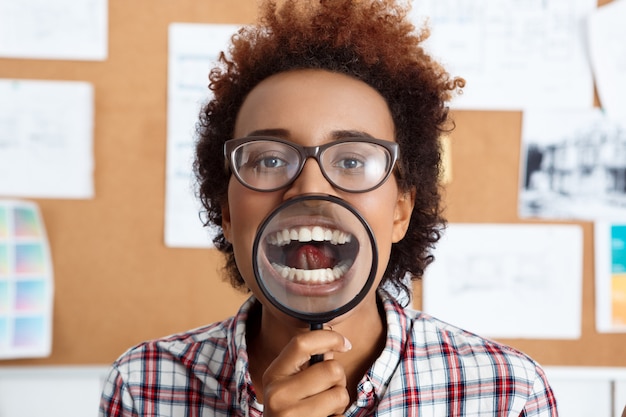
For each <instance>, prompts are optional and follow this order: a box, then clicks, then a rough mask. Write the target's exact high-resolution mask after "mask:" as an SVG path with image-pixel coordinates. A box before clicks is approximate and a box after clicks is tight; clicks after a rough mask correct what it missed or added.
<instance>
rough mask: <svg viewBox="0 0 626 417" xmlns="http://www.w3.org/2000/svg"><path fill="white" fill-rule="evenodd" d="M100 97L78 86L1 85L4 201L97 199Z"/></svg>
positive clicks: (7, 82)
mask: <svg viewBox="0 0 626 417" xmlns="http://www.w3.org/2000/svg"><path fill="white" fill-rule="evenodd" d="M93 120H94V92H93V87H92V85H91V84H89V83H86V82H78V81H35V80H9V79H1V80H0V196H12V197H40V198H91V197H93V194H94V187H93V170H94V162H93Z"/></svg>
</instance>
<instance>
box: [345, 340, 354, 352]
mask: <svg viewBox="0 0 626 417" xmlns="http://www.w3.org/2000/svg"><path fill="white" fill-rule="evenodd" d="M343 347H344V349H345V350H346V352H347V351H349V350H351V349H352V343H350V341H349V340H348V339H346V338H345V337H344V338H343Z"/></svg>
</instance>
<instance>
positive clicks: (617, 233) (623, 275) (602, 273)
mask: <svg viewBox="0 0 626 417" xmlns="http://www.w3.org/2000/svg"><path fill="white" fill-rule="evenodd" d="M594 230H595V253H596V255H595V265H596V279H595V281H596V329H597V330H598V332H601V333H612V332H622V333H625V332H626V223H624V222H597V223H596V224H595V226H594Z"/></svg>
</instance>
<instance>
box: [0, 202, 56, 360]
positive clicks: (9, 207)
mask: <svg viewBox="0 0 626 417" xmlns="http://www.w3.org/2000/svg"><path fill="white" fill-rule="evenodd" d="M53 271H54V269H53V267H52V258H51V256H50V247H49V244H48V239H47V236H46V229H45V227H44V223H43V218H42V216H41V213H40V211H39V207H38V206H37V205H36V204H35V203H33V202H30V201H19V200H0V359H15V358H29V357H42V356H48V355H49V354H50V351H51V348H52V312H53V300H54V297H53V293H54V280H53Z"/></svg>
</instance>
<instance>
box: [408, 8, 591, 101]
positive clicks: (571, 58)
mask: <svg viewBox="0 0 626 417" xmlns="http://www.w3.org/2000/svg"><path fill="white" fill-rule="evenodd" d="M412 3H413V10H412V11H411V16H412V19H413V21H414V22H415V23H416V26H417V27H418V28H419V27H421V26H422V23H423V22H424V19H425V17H427V18H428V24H429V26H430V28H431V37H430V38H429V39H428V40H427V41H426V49H427V50H428V51H430V53H431V54H432V55H433V56H434V57H435V58H436V59H437V60H439V61H440V62H442V64H443V65H444V66H445V67H446V69H447V70H448V71H449V72H450V73H451V74H452V75H453V76H461V77H463V78H465V80H466V81H467V85H466V87H465V88H464V92H463V94H462V95H460V96H458V97H456V98H454V100H453V101H452V103H451V106H452V107H453V108H458V109H478V110H520V109H524V108H526V107H532V106H537V105H539V106H541V107H546V106H549V107H567V108H569V107H591V106H592V105H593V77H592V74H591V70H590V68H589V64H588V62H587V58H586V50H585V41H584V40H585V36H584V34H585V31H584V25H583V23H584V17H585V16H586V15H587V14H588V13H589V12H591V11H592V10H593V9H594V8H595V7H596V0H551V1H539V0H522V1H520V0H502V1H490V0H419V1H417V0H413V2H412Z"/></svg>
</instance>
